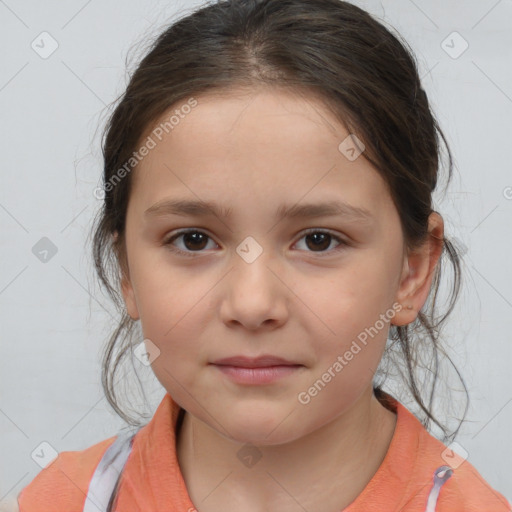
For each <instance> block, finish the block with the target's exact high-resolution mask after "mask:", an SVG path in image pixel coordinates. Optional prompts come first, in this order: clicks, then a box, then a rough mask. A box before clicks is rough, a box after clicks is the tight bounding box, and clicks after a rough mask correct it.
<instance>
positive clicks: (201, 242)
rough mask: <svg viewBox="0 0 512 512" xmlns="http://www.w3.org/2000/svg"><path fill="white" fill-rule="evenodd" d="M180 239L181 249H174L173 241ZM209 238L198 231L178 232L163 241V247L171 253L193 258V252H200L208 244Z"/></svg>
mask: <svg viewBox="0 0 512 512" xmlns="http://www.w3.org/2000/svg"><path fill="white" fill-rule="evenodd" d="M179 238H181V239H182V244H181V245H182V247H176V246H175V245H174V241H175V240H177V239H179ZM208 240H210V237H209V236H208V235H207V234H206V233H203V232H202V231H198V230H188V231H180V232H178V233H176V234H175V235H173V236H171V237H170V238H168V239H167V240H165V241H164V243H163V245H165V246H167V247H168V248H169V249H170V250H171V251H173V252H176V253H178V254H182V255H184V256H192V257H193V256H195V254H193V253H194V252H201V251H202V250H203V249H205V247H206V246H207V244H208Z"/></svg>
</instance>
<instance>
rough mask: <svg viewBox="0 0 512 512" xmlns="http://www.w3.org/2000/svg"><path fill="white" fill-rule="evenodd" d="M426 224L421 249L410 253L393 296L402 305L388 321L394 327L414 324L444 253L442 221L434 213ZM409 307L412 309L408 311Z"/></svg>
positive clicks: (439, 216)
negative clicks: (426, 236) (426, 231)
mask: <svg viewBox="0 0 512 512" xmlns="http://www.w3.org/2000/svg"><path fill="white" fill-rule="evenodd" d="M428 224H429V225H428V232H429V236H428V238H427V240H426V241H425V243H424V244H423V245H422V246H421V247H419V248H417V249H415V250H414V251H412V252H411V253H409V254H408V255H407V256H406V258H405V260H404V266H403V270H402V276H401V278H400V285H399V289H398V291H397V294H396V302H398V303H399V304H401V306H402V309H401V310H400V311H398V312H397V313H396V314H395V316H394V317H393V319H392V320H391V324H393V325H397V326H400V325H407V324H410V323H411V322H414V320H415V319H416V317H417V315H418V311H419V310H420V309H421V308H422V307H423V304H425V301H426V300H427V297H428V294H429V292H430V288H431V285H432V280H433V279H434V275H435V270H436V265H437V263H438V261H439V258H440V256H441V253H442V250H443V243H444V242H443V235H444V223H443V218H442V217H441V215H439V214H438V213H437V212H432V213H431V214H430V216H429V219H428ZM408 306H412V307H411V308H410V309H409V308H408Z"/></svg>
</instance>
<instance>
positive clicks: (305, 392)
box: [123, 90, 412, 444]
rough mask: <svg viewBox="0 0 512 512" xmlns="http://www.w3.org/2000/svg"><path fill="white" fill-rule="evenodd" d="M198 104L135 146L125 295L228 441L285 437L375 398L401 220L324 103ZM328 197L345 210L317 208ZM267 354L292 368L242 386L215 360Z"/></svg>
mask: <svg viewBox="0 0 512 512" xmlns="http://www.w3.org/2000/svg"><path fill="white" fill-rule="evenodd" d="M196 100H197V105H196V106H194V107H193V108H188V107H187V108H181V107H182V105H186V104H187V102H186V100H185V101H183V104H182V105H175V106H173V108H172V109H171V110H170V111H169V112H168V113H166V115H165V116H162V119H161V122H165V121H168V120H169V118H170V116H171V115H173V114H175V115H176V117H175V119H174V123H175V125H174V128H173V129H172V130H170V129H169V126H170V124H169V125H167V131H168V132H169V133H168V134H166V133H165V130H162V128H161V125H160V122H159V123H157V125H159V126H160V128H159V129H158V126H157V125H155V126H154V127H152V128H151V129H152V130H153V131H152V132H150V131H148V132H147V133H146V134H145V135H144V137H143V138H142V139H141V140H142V143H143V144H146V145H147V146H148V147H150V146H151V149H149V152H148V154H147V155H146V156H145V157H144V158H143V160H142V161H141V162H140V163H139V165H138V167H137V169H136V170H134V171H133V172H134V175H133V176H132V179H133V180H134V181H133V183H132V191H131V197H130V202H129V206H128V212H127V222H126V250H127V262H128V274H129V275H127V276H126V278H125V279H124V280H123V295H124V298H125V302H126V305H127V309H128V312H129V314H130V316H131V317H132V318H134V319H140V321H141V326H142V330H143V333H144V337H145V338H146V340H150V343H149V342H148V343H147V348H148V352H149V354H150V356H149V357H150V360H151V359H153V358H154V359H153V361H152V368H153V370H154V372H155V374H156V376H157V378H158V379H159V381H160V382H161V383H162V385H163V386H164V387H165V388H166V389H167V391H168V392H169V393H170V394H171V395H172V397H173V398H174V400H175V401H176V402H178V403H179V404H180V405H181V406H182V407H183V408H184V409H186V410H187V411H188V412H189V413H191V414H192V415H193V416H195V417H196V418H198V419H200V420H202V421H203V422H205V423H206V424H207V425H209V426H210V427H211V428H213V429H215V430H217V431H218V432H219V433H220V434H222V435H224V436H226V437H229V438H231V439H234V440H237V441H240V442H252V443H259V444H278V443H285V442H288V441H292V440H294V439H297V438H299V437H302V436H304V435H306V434H308V433H311V432H313V431H314V430H316V429H318V428H320V427H321V426H323V425H325V424H326V423H328V422H330V421H332V420H333V419H335V418H336V417H338V416H340V415H341V414H343V412H344V411H346V410H348V408H349V407H351V406H352V405H353V404H354V403H355V402H356V401H357V400H359V399H360V398H361V396H362V395H363V393H368V397H370V395H371V385H372V379H373V375H374V372H375V371H376V369H377V366H378V364H379V361H380V359H381V356H382V353H383V350H384V346H385V342H386V338H387V334H388V330H389V322H390V321H391V322H392V323H398V322H397V320H400V318H403V317H401V315H404V314H405V311H406V310H405V305H404V310H403V311H402V312H398V311H399V310H400V308H401V306H399V305H398V302H399V300H397V299H400V298H402V297H399V294H400V293H401V292H403V291H404V289H405V287H406V286H407V281H406V280H403V279H402V277H403V272H404V270H407V261H406V260H404V244H403V238H402V232H401V226H400V222H399V216H398V213H397V211H396V209H395V207H394V205H393V202H392V200H391V197H390V195H389V193H388V190H387V187H386V184H385V182H384V181H383V179H382V178H381V177H380V175H379V174H378V173H377V172H376V171H375V169H374V168H373V167H372V166H371V164H369V163H368V161H367V160H366V159H365V158H364V156H362V155H361V156H359V157H358V158H355V159H354V155H355V156H357V149H356V150H355V151H352V152H351V151H350V150H347V143H349V142H350V139H348V140H346V139H347V136H349V132H348V131H346V129H345V128H344V127H343V126H341V125H339V124H338V123H336V122H335V120H334V119H332V117H330V116H329V112H328V111H327V110H326V109H325V108H324V107H323V105H322V103H320V102H319V101H317V100H315V99H313V98H311V99H310V100H308V101H306V100H304V99H301V98H299V97H298V96H294V95H290V93H286V92H281V91H276V90H273V91H269V90H257V91H256V90H253V91H252V92H251V93H250V94H248V95H244V94H237V95H235V94H234V92H232V93H231V94H229V95H228V94H226V96H225V97H220V96H211V95H210V96H208V95H205V96H200V97H197V98H196ZM191 104H192V103H191ZM176 110H178V113H176V112H175V111H176ZM186 112H188V113H186ZM176 120H178V122H176ZM162 132H163V135H164V136H162ZM157 134H158V135H157ZM148 136H150V137H151V138H152V140H153V142H149V139H147V137H148ZM160 139H161V140H160ZM344 141H345V142H344ZM153 143H156V145H155V144H153ZM342 143H343V144H342ZM340 144H342V145H341V146H340ZM152 146H154V147H152ZM351 146H352V147H354V144H353V143H352V144H351ZM176 201H182V202H185V201H186V202H191V203H192V202H193V203H197V202H199V201H202V202H207V203H211V204H213V203H214V204H215V208H216V210H215V213H213V212H212V211H210V212H208V211H204V210H203V208H199V207H191V206H190V205H189V207H187V208H183V209H182V210H181V211H178V210H179V209H178V208H175V209H174V211H173V208H172V206H171V205H170V203H171V202H176ZM335 202H336V203H340V204H341V203H345V204H346V207H345V209H342V208H341V207H340V208H339V212H338V213H335V214H333V213H330V212H327V211H324V212H322V211H320V210H321V209H323V208H325V209H326V210H327V205H329V207H332V205H333V204H334V203H335ZM168 203H169V204H168ZM306 205H308V208H306ZM182 206H184V203H182ZM350 208H357V209H359V210H357V211H356V212H355V213H354V212H352V210H350ZM363 210H365V211H366V212H367V213H366V214H365V215H362V214H361V212H362V211H363ZM283 212H286V213H287V214H286V215H283ZM182 230H191V231H193V232H194V233H195V234H189V235H186V234H185V235H183V233H181V234H179V232H181V231H182ZM307 230H312V232H311V233H308V232H307ZM405 302H407V301H405ZM411 320H412V318H411V319H409V321H411ZM155 347H157V349H156V348H155ZM158 351H159V352H158ZM157 354H158V355H157ZM261 355H272V356H276V357H280V358H283V359H286V360H288V361H290V362H292V363H295V364H296V365H300V366H297V367H292V368H291V369H290V368H289V369H290V371H289V372H288V373H287V374H285V375H282V376H280V377H279V378H277V379H275V380H272V381H270V382H266V383H262V382H258V383H247V382H241V381H238V380H236V379H235V378H234V377H232V376H231V375H229V374H227V373H225V372H224V371H221V369H220V366H218V365H214V364H212V363H214V362H215V361H217V360H219V359H222V358H228V357H234V356H246V357H249V358H254V357H258V356H261ZM155 356H156V357H155ZM260 373H261V371H260Z"/></svg>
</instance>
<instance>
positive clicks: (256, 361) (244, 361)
mask: <svg viewBox="0 0 512 512" xmlns="http://www.w3.org/2000/svg"><path fill="white" fill-rule="evenodd" d="M212 364H215V365H218V366H235V367H238V368H268V367H271V366H302V365H301V364H299V363H297V362H295V361H289V360H287V359H283V358H282V357H277V356H272V355H263V356H259V357H247V356H234V357H226V358H223V359H217V360H216V361H213V363H212Z"/></svg>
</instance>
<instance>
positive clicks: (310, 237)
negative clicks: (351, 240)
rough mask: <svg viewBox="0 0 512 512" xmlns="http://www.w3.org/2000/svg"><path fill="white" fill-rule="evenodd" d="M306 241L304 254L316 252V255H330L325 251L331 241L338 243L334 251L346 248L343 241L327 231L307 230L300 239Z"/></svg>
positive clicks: (346, 244)
mask: <svg viewBox="0 0 512 512" xmlns="http://www.w3.org/2000/svg"><path fill="white" fill-rule="evenodd" d="M302 239H305V240H306V243H305V246H306V252H317V253H327V254H329V253H331V252H333V251H328V250H327V249H328V248H329V246H330V245H331V243H332V241H333V240H335V241H336V242H338V245H337V246H336V247H335V248H334V251H337V250H340V249H339V247H340V246H341V248H343V247H344V246H348V243H346V242H345V241H343V240H342V239H341V238H340V237H338V236H335V235H333V234H331V233H330V232H329V231H323V230H319V229H310V230H308V231H307V232H306V233H305V234H304V235H303V236H302V238H301V240H302Z"/></svg>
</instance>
